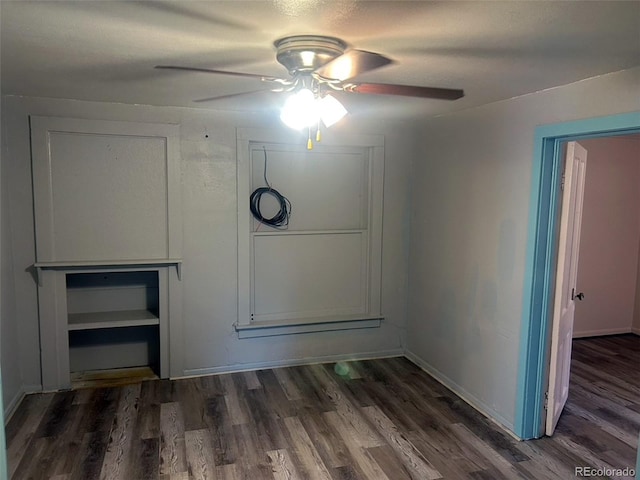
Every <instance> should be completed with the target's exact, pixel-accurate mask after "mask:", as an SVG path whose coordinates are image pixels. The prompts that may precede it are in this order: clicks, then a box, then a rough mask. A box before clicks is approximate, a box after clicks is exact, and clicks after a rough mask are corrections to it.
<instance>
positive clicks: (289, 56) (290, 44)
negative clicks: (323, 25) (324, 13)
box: [273, 35, 347, 75]
mask: <svg viewBox="0 0 640 480" xmlns="http://www.w3.org/2000/svg"><path fill="white" fill-rule="evenodd" d="M273 44H274V46H275V47H276V49H277V51H276V59H277V60H278V62H280V63H281V64H282V65H283V66H284V67H285V68H286V69H287V70H288V71H289V73H290V74H291V75H295V74H297V73H300V72H311V71H313V70H315V69H317V68H319V67H321V66H322V65H324V64H326V63H328V62H330V61H331V60H333V59H334V58H336V57H339V56H340V55H342V54H343V53H344V51H345V49H346V48H347V44H346V43H345V42H344V41H342V40H340V39H339V38H335V37H325V36H321V35H294V36H291V37H284V38H281V39H279V40H276V41H275V42H274V43H273Z"/></svg>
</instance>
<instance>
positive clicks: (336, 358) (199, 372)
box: [171, 348, 404, 379]
mask: <svg viewBox="0 0 640 480" xmlns="http://www.w3.org/2000/svg"><path fill="white" fill-rule="evenodd" d="M403 355H404V350H403V349H402V348H397V349H393V350H383V351H380V352H367V353H358V354H355V355H354V354H341V355H326V356H319V357H306V358H297V359H291V360H275V361H271V362H255V363H241V364H234V365H225V366H223V367H208V368H189V369H186V370H185V371H184V375H182V376H178V377H171V378H172V379H177V378H187V377H201V376H204V375H217V374H221V373H235V372H246V371H250V370H264V369H267V368H278V367H297V366H301V365H311V364H314V363H333V362H346V361H349V360H372V359H375V358H389V357H402V356H403Z"/></svg>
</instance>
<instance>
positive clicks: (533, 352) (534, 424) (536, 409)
mask: <svg viewBox="0 0 640 480" xmlns="http://www.w3.org/2000/svg"><path fill="white" fill-rule="evenodd" d="M638 132H640V112H632V113H628V114H621V115H613V116H608V117H599V118H593V119H588V120H580V121H575V122H567V123H560V124H552V125H544V126H540V127H538V128H537V129H536V131H535V138H534V158H533V171H532V183H531V185H532V188H531V201H530V214H529V233H528V243H527V259H526V262H527V263H526V268H525V278H524V286H523V313H522V329H521V333H520V349H519V351H520V358H519V366H518V385H517V396H516V418H515V425H514V431H515V433H516V434H517V435H518V436H519V437H521V438H523V439H531V438H538V437H540V436H542V435H543V434H544V419H545V414H544V413H545V409H544V398H545V392H546V389H547V384H548V366H549V351H550V348H549V342H550V331H551V321H552V302H553V292H554V288H555V273H556V261H557V228H558V215H559V206H560V201H561V195H560V181H561V177H562V169H563V157H562V143H564V142H567V141H571V140H581V139H586V138H598V137H612V136H618V135H627V134H631V133H638Z"/></svg>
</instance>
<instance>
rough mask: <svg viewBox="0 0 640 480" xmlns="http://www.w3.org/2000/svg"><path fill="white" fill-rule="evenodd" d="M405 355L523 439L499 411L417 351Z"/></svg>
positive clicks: (504, 429) (492, 419)
mask: <svg viewBox="0 0 640 480" xmlns="http://www.w3.org/2000/svg"><path fill="white" fill-rule="evenodd" d="M405 357H406V358H407V359H408V360H410V361H411V362H413V363H415V364H416V365H417V366H418V367H420V368H421V369H422V370H424V371H425V372H427V373H428V374H429V375H430V376H432V377H433V378H434V379H435V380H437V381H438V382H440V383H441V384H442V385H444V386H445V387H446V388H447V389H449V390H451V391H452V392H453V393H455V394H456V395H457V396H459V397H460V398H461V399H462V400H464V401H465V402H466V403H467V404H469V405H470V406H472V407H473V408H474V409H476V410H477V411H478V412H480V413H481V414H482V415H483V416H485V417H487V418H488V419H489V420H491V421H492V422H493V423H494V424H495V425H497V426H498V427H500V428H501V429H502V430H503V431H504V432H505V433H507V434H509V435H510V436H512V437H513V438H515V439H516V440H522V438H520V437H518V436H517V435H516V434H515V433H514V432H513V424H512V423H511V422H509V421H507V420H506V419H505V418H503V417H502V416H501V415H500V414H499V413H497V412H496V411H495V410H494V409H492V408H491V407H489V406H488V405H486V404H485V403H484V402H483V401H481V400H479V399H478V398H477V397H476V396H475V395H473V394H471V393H469V392H468V391H467V390H465V389H464V388H463V387H461V386H460V385H458V384H457V383H456V382H454V381H453V380H451V379H450V378H449V377H447V376H446V375H443V374H442V372H440V371H439V370H436V369H435V368H433V367H432V366H431V365H429V364H428V363H427V362H425V361H424V360H422V359H421V358H420V357H418V356H417V355H416V354H415V353H413V352H410V351H409V350H406V351H405Z"/></svg>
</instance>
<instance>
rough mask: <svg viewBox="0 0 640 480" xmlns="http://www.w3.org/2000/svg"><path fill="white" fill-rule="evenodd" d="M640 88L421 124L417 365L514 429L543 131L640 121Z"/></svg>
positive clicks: (572, 91) (625, 77)
mask: <svg viewBox="0 0 640 480" xmlns="http://www.w3.org/2000/svg"><path fill="white" fill-rule="evenodd" d="M638 85H640V69H633V70H628V71H623V72H617V73H612V74H609V75H603V76H600V77H596V78H593V79H589V80H584V81H581V82H578V83H575V84H572V85H567V86H564V87H558V88H554V89H551V90H546V91H542V92H538V93H534V94H530V95H526V96H523V97H519V98H514V99H510V100H506V101H503V102H498V103H494V104H491V105H486V106H483V107H479V108H474V109H470V110H466V111H462V112H458V113H453V114H450V115H444V116H441V117H437V118H433V119H428V120H425V121H424V123H423V124H422V141H421V143H420V145H421V150H420V155H419V157H418V158H417V159H416V161H415V163H414V167H413V171H412V178H413V181H414V183H413V188H412V191H413V195H412V222H411V250H410V260H411V261H410V269H409V286H410V289H409V311H408V317H407V318H408V321H407V350H408V355H409V356H410V357H411V358H413V359H415V360H416V361H417V362H418V363H420V364H421V365H423V366H424V367H425V368H427V369H428V370H430V371H431V372H433V373H434V374H435V375H436V376H438V377H439V378H440V379H441V380H442V381H444V382H446V383H447V384H449V385H450V386H451V387H452V388H453V389H454V390H456V391H457V392H458V393H459V394H461V395H462V396H463V397H465V398H466V399H467V400H468V401H470V402H471V403H472V404H474V405H476V406H477V407H478V408H480V409H481V410H483V411H484V412H486V413H487V414H489V415H490V416H492V417H493V418H494V419H496V420H497V421H499V422H501V423H503V424H504V425H505V426H507V427H512V426H513V422H514V416H515V401H516V384H517V369H518V356H519V342H520V326H521V321H522V299H523V281H524V273H525V271H524V270H525V254H526V251H525V250H526V242H527V233H528V231H527V230H528V223H529V200H530V190H531V168H532V162H533V137H534V131H535V128H536V126H537V125H541V124H550V123H557V122H564V121H571V120H577V119H582V118H590V117H596V116H601V115H609V114H615V113H623V112H630V111H634V110H640V96H638ZM472 88H473V86H472V85H470V86H468V89H472Z"/></svg>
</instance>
